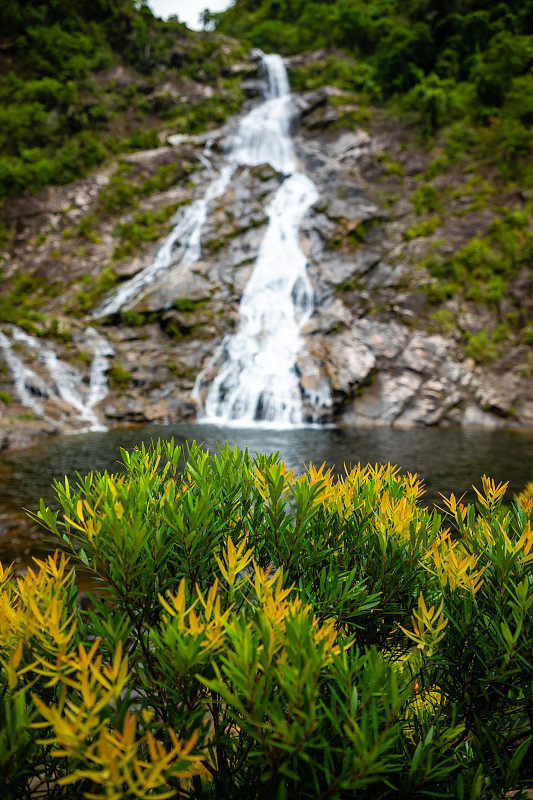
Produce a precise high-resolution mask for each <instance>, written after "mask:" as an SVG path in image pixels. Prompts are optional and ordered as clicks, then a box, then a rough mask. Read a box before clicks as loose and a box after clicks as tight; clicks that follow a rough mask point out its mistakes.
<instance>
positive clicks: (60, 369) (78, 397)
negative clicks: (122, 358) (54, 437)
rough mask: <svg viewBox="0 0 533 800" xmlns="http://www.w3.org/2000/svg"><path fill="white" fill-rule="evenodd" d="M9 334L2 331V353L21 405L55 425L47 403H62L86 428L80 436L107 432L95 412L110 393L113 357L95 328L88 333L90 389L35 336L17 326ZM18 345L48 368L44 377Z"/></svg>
mask: <svg viewBox="0 0 533 800" xmlns="http://www.w3.org/2000/svg"><path fill="white" fill-rule="evenodd" d="M8 330H9V332H10V336H9V337H8V336H6V334H5V333H3V332H2V331H0V349H1V350H2V351H3V353H4V358H5V360H6V363H7V365H8V367H9V369H10V371H11V373H12V375H13V382H14V385H15V389H16V391H17V394H18V396H19V400H20V402H21V403H22V404H23V405H24V406H27V407H28V408H31V409H32V410H33V412H34V413H35V414H36V415H37V416H38V417H40V418H41V419H45V420H47V421H48V422H52V420H51V419H50V418H49V417H48V415H47V414H46V410H45V408H44V405H43V403H44V402H45V401H46V400H47V399H49V400H52V401H55V402H57V401H58V400H62V401H63V402H64V403H65V404H66V406H68V407H70V408H72V409H73V410H74V412H75V414H76V417H77V420H76V421H77V423H82V425H84V427H83V428H81V429H79V428H77V429H76V430H77V432H81V431H86V430H89V431H103V430H107V429H106V427H105V426H104V425H102V424H101V423H100V421H99V419H98V416H97V414H96V413H95V411H94V407H95V406H96V404H97V403H99V402H100V401H101V400H103V398H104V397H105V396H106V394H107V392H108V387H107V380H106V377H105V373H106V371H107V369H108V368H109V357H110V356H112V355H113V350H112V348H111V346H110V344H109V343H108V342H107V341H106V340H105V339H104V338H103V336H101V335H100V334H98V333H97V332H96V331H95V330H94V329H93V328H87V330H86V331H85V336H86V340H85V345H86V346H87V347H88V349H89V350H91V352H92V355H93V358H92V362H91V367H90V373H89V383H88V386H87V385H84V383H83V376H82V375H81V373H80V372H79V371H78V370H77V369H76V368H75V367H73V366H72V365H71V364H67V363H66V362H64V361H61V360H60V359H59V358H58V356H57V353H56V352H55V350H53V349H52V347H50V346H45V345H44V344H43V343H42V342H41V341H40V340H39V339H37V338H36V337H35V336H30V335H29V334H28V333H26V332H25V331H23V330H22V329H21V328H18V327H17V326H16V325H9V326H8ZM17 345H24V347H25V349H26V350H29V351H30V352H32V353H33V356H34V358H35V359H36V361H37V362H38V363H39V364H40V365H41V366H42V367H43V368H44V369H43V373H44V374H42V373H39V372H37V371H36V370H34V369H31V367H28V366H27V365H26V364H25V363H24V361H23V359H22V358H21V356H20V355H19V353H18V351H17V349H16V346H17Z"/></svg>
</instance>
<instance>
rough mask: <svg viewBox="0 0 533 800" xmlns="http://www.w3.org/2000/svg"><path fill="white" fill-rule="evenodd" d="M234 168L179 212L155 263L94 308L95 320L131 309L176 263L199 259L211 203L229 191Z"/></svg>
mask: <svg viewBox="0 0 533 800" xmlns="http://www.w3.org/2000/svg"><path fill="white" fill-rule="evenodd" d="M204 166H205V165H204ZM234 171H235V166H234V165H232V164H226V165H225V167H224V169H223V170H222V171H221V173H220V175H219V176H218V178H216V180H214V181H213V182H212V183H211V184H210V185H209V187H208V189H207V192H206V193H205V195H204V197H202V198H201V199H200V200H196V201H195V202H194V203H192V204H191V205H190V206H189V207H188V208H186V209H185V211H184V212H182V213H181V214H180V212H178V216H177V222H176V224H175V225H174V228H173V229H172V231H171V232H170V234H169V235H168V236H167V238H166V239H165V241H164V242H163V244H162V245H161V247H160V248H159V249H158V250H157V252H156V254H155V258H154V260H153V262H152V264H150V265H149V266H148V267H146V268H145V269H143V270H141V272H138V273H137V275H135V276H134V277H133V278H131V280H129V281H125V282H124V283H123V284H122V285H121V286H120V287H119V288H118V289H117V291H116V292H115V293H114V294H112V295H111V296H110V297H108V298H106V299H105V300H104V301H103V303H101V304H100V305H99V306H98V307H97V308H96V310H95V311H94V313H93V317H94V318H95V319H98V318H99V317H107V316H109V315H110V314H116V313H117V312H118V311H120V310H121V309H123V308H127V306H128V303H129V302H130V301H137V300H139V299H140V298H141V297H142V295H143V293H144V290H145V289H147V288H148V287H149V286H150V285H151V284H153V283H154V281H155V280H156V279H157V278H158V277H160V276H161V275H162V274H163V273H164V272H167V271H168V270H169V269H170V267H172V266H174V265H175V264H180V265H181V266H182V267H184V268H185V267H189V266H191V265H192V264H195V263H196V262H197V261H198V259H199V258H200V252H201V247H200V240H201V235H202V228H203V226H204V222H205V220H206V217H207V210H208V208H209V204H210V203H211V202H212V201H213V200H216V198H217V197H220V195H221V194H223V193H224V192H225V191H226V189H227V188H228V185H229V182H230V180H231V176H232V175H233V172H234Z"/></svg>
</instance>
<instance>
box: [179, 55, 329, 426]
mask: <svg viewBox="0 0 533 800" xmlns="http://www.w3.org/2000/svg"><path fill="white" fill-rule="evenodd" d="M264 65H265V69H266V71H267V76H268V88H267V92H266V99H265V102H264V103H262V104H261V105H260V106H258V107H257V108H255V109H254V110H253V111H252V112H251V113H250V114H248V116H247V117H245V118H244V119H243V120H242V121H241V123H240V125H239V128H238V131H237V134H236V136H235V140H234V143H233V147H232V149H231V152H230V153H229V155H228V159H229V160H230V161H231V162H234V163H237V164H247V165H251V166H253V165H258V164H262V163H269V164H271V166H272V167H274V169H276V170H278V171H279V172H282V173H283V174H284V175H285V176H287V177H286V178H285V180H284V182H283V183H282V185H281V186H280V188H279V189H278V191H277V193H276V195H275V197H274V199H273V200H272V202H271V203H270V205H269V206H268V207H267V209H266V212H267V215H268V219H269V222H268V227H267V231H266V234H265V237H264V239H263V241H262V243H261V246H260V250H259V254H258V257H257V260H256V263H255V266H254V269H253V273H252V276H251V278H250V280H249V282H248V285H247V286H246V288H245V290H244V293H243V296H242V300H241V304H240V307H239V322H238V328H237V331H236V333H235V334H233V335H231V336H229V337H226V339H225V340H224V341H223V342H222V345H221V347H220V348H219V350H218V351H217V353H216V354H215V355H214V357H213V359H212V361H211V363H210V364H209V365H208V366H207V368H206V369H205V370H204V371H203V372H202V373H201V374H200V375H199V376H198V378H197V381H196V384H195V389H194V393H193V396H194V397H196V398H197V399H199V397H200V393H201V388H202V385H203V383H204V380H205V379H206V375H207V373H208V372H212V371H213V367H215V366H217V367H218V374H217V375H216V377H215V378H214V380H213V381H212V383H211V385H210V386H209V388H208V390H207V395H206V399H205V404H204V416H203V420H204V421H206V422H216V423H220V422H223V423H225V424H232V423H233V424H239V425H254V424H262V425H270V426H274V427H285V426H295V425H302V424H304V422H305V420H304V412H303V402H302V389H301V386H300V380H299V376H298V373H297V368H296V358H297V354H298V352H299V350H300V349H301V345H302V337H301V329H302V327H303V325H304V324H305V322H306V321H307V320H308V319H309V317H310V316H311V314H312V312H313V289H312V286H311V284H310V282H309V279H308V277H307V273H306V267H307V262H306V258H305V256H304V254H303V253H302V251H301V249H300V246H299V242H298V230H299V227H300V224H301V222H302V220H303V218H304V216H305V214H306V213H307V212H308V210H309V208H310V207H311V205H312V204H313V203H314V202H316V200H317V199H318V191H317V189H316V187H315V185H314V184H313V183H312V181H311V180H310V179H309V178H308V177H307V176H306V175H303V174H302V173H299V172H297V170H296V158H295V155H294V148H293V142H292V138H291V134H290V124H291V115H292V110H291V97H290V89H289V83H288V79H287V73H286V70H285V66H284V64H283V61H282V59H281V57H280V56H277V55H270V56H264ZM310 399H311V400H312V401H314V403H316V402H317V400H318V399H320V401H323V404H324V405H328V400H329V389H328V387H327V386H324V387H323V388H321V396H320V398H310ZM310 405H311V408H312V407H313V402H312V403H310Z"/></svg>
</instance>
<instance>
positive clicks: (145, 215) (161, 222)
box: [113, 203, 181, 261]
mask: <svg viewBox="0 0 533 800" xmlns="http://www.w3.org/2000/svg"><path fill="white" fill-rule="evenodd" d="M180 205H181V204H180V203H172V204H171V205H168V206H163V207H162V208H159V209H157V211H142V212H138V213H137V214H134V215H133V219H132V220H131V221H130V222H121V223H120V224H119V225H117V226H116V228H115V230H114V231H113V235H114V236H115V237H116V238H118V239H119V244H118V245H117V246H116V247H115V249H114V251H113V259H114V260H115V261H117V260H118V259H121V258H127V257H128V256H131V255H133V253H134V252H135V251H136V249H138V247H139V245H141V244H142V243H143V242H154V241H156V240H157V239H160V238H161V236H163V235H164V234H165V233H166V232H167V231H168V230H169V229H170V225H168V224H167V223H168V221H169V219H170V217H171V216H172V215H173V214H174V213H175V211H176V209H177V208H178V207H179V206H180Z"/></svg>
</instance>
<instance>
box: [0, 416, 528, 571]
mask: <svg viewBox="0 0 533 800" xmlns="http://www.w3.org/2000/svg"><path fill="white" fill-rule="evenodd" d="M171 436H173V437H174V439H175V441H176V442H177V443H184V442H185V441H189V442H192V441H193V440H196V441H197V442H198V443H200V442H203V443H204V445H205V447H207V448H209V450H211V451H214V450H216V446H217V443H218V444H223V443H224V442H226V441H227V442H228V443H229V444H230V445H232V446H233V445H236V446H237V447H239V448H244V447H248V449H249V451H250V452H252V453H253V452H255V451H258V452H275V451H279V453H280V455H281V457H282V458H283V460H284V461H285V463H286V464H287V465H288V466H290V467H294V468H295V469H296V471H297V472H303V471H304V469H305V466H306V465H307V464H308V463H309V461H312V462H313V463H314V464H315V465H320V464H322V462H324V461H325V462H326V464H327V466H334V467H335V469H336V470H337V471H338V472H342V471H343V468H344V464H346V465H347V466H349V465H353V464H356V463H358V462H361V463H363V464H367V463H369V462H370V463H382V462H391V463H393V464H398V465H399V466H400V467H401V468H402V470H404V471H407V470H409V471H410V472H416V473H418V474H419V475H420V477H421V478H423V480H424V483H425V486H426V494H425V495H424V499H423V502H424V503H425V504H427V505H433V504H435V503H438V502H439V492H442V493H443V494H445V495H449V494H450V493H451V492H454V493H455V494H456V495H458V494H459V495H461V494H463V492H466V493H467V497H466V499H470V500H473V499H474V497H475V495H474V491H473V489H472V484H475V485H477V486H480V483H481V481H480V478H481V476H482V475H483V474H487V475H489V476H490V477H492V478H494V479H495V480H496V481H497V482H499V481H509V489H508V492H507V496H506V499H507V500H508V501H509V500H511V499H512V495H513V493H515V492H518V491H520V490H521V489H522V488H523V487H524V485H525V484H526V483H527V482H528V481H529V480H532V479H533V431H532V432H529V431H528V432H523V431H488V430H478V429H463V428H416V429H410V430H395V429H392V428H377V429H371V430H356V429H343V428H302V429H291V430H283V431H276V430H265V429H247V430H245V429H238V428H228V427H218V426H216V425H203V424H199V423H180V424H177V425H170V426H155V425H152V426H147V427H143V428H132V429H119V430H113V431H108V432H106V433H90V434H83V435H78V436H63V437H58V438H55V439H49V440H46V441H45V442H42V443H40V444H38V445H36V446H34V447H31V448H28V449H25V450H20V451H15V452H7V453H4V454H2V455H0V518H4V519H6V518H8V517H9V518H11V517H12V515H15V517H16V518H17V524H15V525H14V526H12V528H11V530H7V531H6V530H5V526H4V535H3V536H2V537H0V559H1V560H2V561H6V560H12V559H16V561H17V562H24V561H27V559H28V558H29V557H30V556H31V555H32V554H34V553H42V552H43V551H45V550H46V549H49V548H50V544H48V543H46V541H44V538H43V535H42V533H41V532H40V530H39V528H37V527H36V526H32V525H30V526H28V525H27V524H26V523H25V520H24V513H23V512H22V511H21V509H23V508H27V509H32V510H33V509H36V508H37V507H38V503H39V498H41V497H42V498H44V500H45V501H46V502H47V503H48V504H52V505H53V503H54V492H53V489H52V483H53V481H54V480H55V479H58V480H60V479H62V478H63V477H64V476H65V475H68V477H69V480H71V481H75V476H76V473H77V472H78V473H80V474H81V475H83V474H86V473H87V472H89V471H91V470H100V471H103V470H105V469H107V470H109V471H117V470H119V469H120V464H119V463H118V462H119V461H120V448H121V447H124V448H126V449H131V448H133V447H135V445H138V444H139V443H140V442H141V441H144V442H145V443H147V444H149V443H150V441H151V440H152V439H156V438H157V437H162V438H170V437H171Z"/></svg>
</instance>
